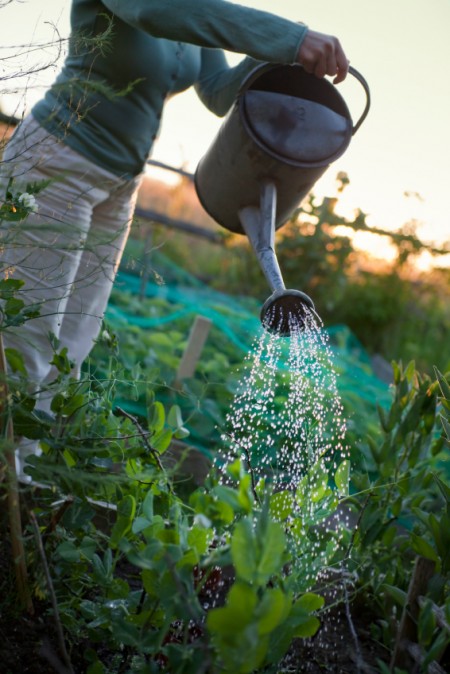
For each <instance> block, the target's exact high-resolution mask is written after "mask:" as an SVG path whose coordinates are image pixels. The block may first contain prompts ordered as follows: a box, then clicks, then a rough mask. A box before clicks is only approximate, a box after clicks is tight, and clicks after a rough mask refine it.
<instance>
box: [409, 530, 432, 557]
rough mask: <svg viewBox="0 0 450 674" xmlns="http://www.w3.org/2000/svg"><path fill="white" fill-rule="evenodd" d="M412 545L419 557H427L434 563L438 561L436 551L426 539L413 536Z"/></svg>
mask: <svg viewBox="0 0 450 674" xmlns="http://www.w3.org/2000/svg"><path fill="white" fill-rule="evenodd" d="M411 543H412V547H413V549H414V550H415V551H416V552H417V553H418V554H419V555H422V556H423V557H426V559H431V560H433V561H434V562H437V561H438V556H437V553H436V550H435V549H434V548H433V547H432V546H431V545H430V543H428V541H426V540H425V539H424V538H422V537H421V536H418V535H417V534H411Z"/></svg>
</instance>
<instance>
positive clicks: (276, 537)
mask: <svg viewBox="0 0 450 674" xmlns="http://www.w3.org/2000/svg"><path fill="white" fill-rule="evenodd" d="M258 542H259V544H260V545H261V546H263V547H262V553H261V555H260V558H259V560H258V561H257V576H256V582H258V583H259V584H260V585H264V584H265V583H267V582H268V581H269V579H270V577H271V576H272V575H273V574H274V573H275V572H276V571H278V570H279V568H280V565H281V563H282V559H283V555H284V551H285V548H286V536H285V533H284V529H283V527H282V525H281V524H280V523H279V522H273V521H271V520H269V522H268V525H267V528H266V531H265V536H264V539H263V540H262V541H258Z"/></svg>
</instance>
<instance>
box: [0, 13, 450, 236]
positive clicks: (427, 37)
mask: <svg viewBox="0 0 450 674" xmlns="http://www.w3.org/2000/svg"><path fill="white" fill-rule="evenodd" d="M148 1H149V2H151V0H148ZM241 4H246V5H248V6H252V7H256V8H260V9H264V10H267V11H272V12H274V11H276V12H277V13H278V14H281V15H283V16H285V17H287V18H291V19H293V20H295V21H299V20H301V21H304V22H305V23H306V24H307V25H308V26H310V27H311V28H313V29H315V30H319V31H321V32H325V33H332V34H334V35H336V36H338V37H339V39H340V40H341V43H342V45H343V46H344V48H345V50H346V52H347V55H348V57H349V58H350V61H351V64H352V65H353V66H354V67H355V68H356V69H357V70H359V71H360V72H361V73H362V74H363V75H364V76H365V78H366V79H367V80H368V82H369V85H370V89H371V95H372V106H371V111H370V113H369V117H368V118H367V120H366V121H365V122H364V124H363V125H362V127H361V129H360V130H359V131H358V133H357V134H356V135H355V137H354V138H353V140H352V143H351V145H350V147H349V149H348V150H347V151H346V153H345V154H344V156H343V157H341V159H339V160H338V161H337V162H336V163H335V164H333V165H332V166H331V167H330V168H329V169H328V171H327V172H326V174H325V175H324V177H323V178H322V179H321V180H320V182H319V183H317V185H316V188H315V192H316V193H317V194H318V195H322V194H333V193H334V189H335V182H334V178H335V176H336V174H337V173H338V171H345V172H347V173H348V175H349V177H350V181H351V183H350V186H349V187H348V188H347V190H346V192H345V194H344V197H343V199H342V200H341V202H340V204H341V211H342V212H343V213H344V214H345V213H346V214H350V213H351V212H352V211H353V209H355V208H361V209H362V210H363V211H365V212H366V213H369V218H368V223H369V224H371V225H375V226H379V227H385V228H396V227H398V226H400V225H402V224H403V223H405V222H406V221H408V220H410V219H416V220H418V221H420V222H421V223H423V224H422V225H421V226H420V228H419V230H418V233H419V234H420V235H421V236H422V237H423V238H424V239H426V240H430V241H435V242H437V243H442V242H443V241H445V240H450V216H449V199H448V194H449V192H450V168H449V155H450V78H449V75H448V67H449V64H450V39H449V31H450V1H449V0H426V2H425V0H378V2H376V3H375V2H373V0H340V2H336V0H314V2H306V0H304V1H303V2H301V1H300V2H299V1H298V0H280V1H279V2H278V3H274V2H273V1H272V0H247V1H246V2H244V1H243V2H241ZM69 6H70V2H69V0H12V2H10V3H9V4H6V2H5V0H0V45H1V47H0V82H1V84H0V105H1V106H2V107H3V109H4V110H6V111H7V112H10V113H11V112H15V113H16V114H18V113H19V114H20V113H21V112H22V111H23V110H28V109H29V108H30V106H31V105H32V103H33V102H34V101H35V100H36V99H37V98H38V97H39V96H40V95H41V94H42V92H43V90H44V89H45V87H46V86H48V84H49V83H50V82H51V80H52V79H53V77H54V74H55V72H56V70H55V69H54V68H48V69H47V70H45V71H43V72H40V73H38V74H37V75H30V76H29V77H27V78H26V79H25V78H21V79H19V80H17V79H7V80H5V79H4V78H5V76H7V77H8V78H9V77H10V76H11V75H12V74H14V73H16V72H20V70H21V69H24V68H26V67H27V65H29V64H31V63H33V62H37V63H39V64H41V65H42V64H43V63H46V62H50V61H51V59H52V55H53V54H54V53H55V50H54V48H53V49H49V50H42V49H38V50H36V51H35V52H33V53H32V54H29V55H28V56H25V52H26V51H27V49H26V47H27V45H30V44H36V43H40V42H42V41H44V42H46V41H50V40H51V38H52V36H53V35H54V32H53V28H52V26H51V24H52V23H53V24H55V25H56V26H57V27H58V30H59V32H60V33H61V35H62V36H66V35H67V33H68V8H69ZM18 45H22V47H23V49H21V51H22V52H23V53H24V56H23V57H17V56H16V57H15V58H14V59H7V60H5V57H6V56H7V55H9V54H11V53H14V49H12V50H11V49H8V48H9V47H17V46H18ZM15 53H16V54H17V49H16V50H15ZM238 58H239V57H237V56H235V55H231V57H230V62H232V63H234V62H236V61H237V60H238ZM46 59H47V61H46ZM2 80H3V81H2ZM24 88H25V90H24ZM339 90H340V92H341V94H342V95H343V96H344V98H345V99H346V100H347V103H348V105H349V108H350V111H351V113H352V116H353V119H354V120H356V119H357V118H358V114H359V112H360V110H361V109H362V107H363V104H364V95H363V92H362V89H361V87H360V86H359V84H358V83H357V82H356V81H355V80H353V78H348V80H347V81H346V82H345V83H344V84H342V85H340V89H339ZM6 92H9V93H6ZM220 124H221V120H219V119H218V118H215V117H214V116H213V115H212V114H211V113H209V112H208V111H206V110H205V109H204V108H203V107H202V105H201V104H200V102H199V101H198V99H197V98H196V96H195V94H194V93H193V92H192V91H189V92H186V93H184V94H182V95H180V96H178V97H176V98H174V99H173V100H172V101H171V102H169V103H168V105H167V106H166V110H165V115H164V119H163V128H162V132H161V135H160V138H159V140H158V141H157V143H156V145H155V149H154V152H153V158H154V159H158V160H161V161H164V162H167V163H170V164H173V165H175V166H180V165H183V166H184V167H185V168H187V169H189V170H194V169H195V166H196V164H197V162H198V160H199V159H200V158H201V156H202V155H203V154H204V152H205V151H206V149H207V148H208V146H209V145H210V143H211V141H212V139H213V137H214V135H215V132H216V131H217V129H218V128H219V126H220ZM405 192H407V193H409V194H410V195H414V194H415V193H418V195H419V196H405Z"/></svg>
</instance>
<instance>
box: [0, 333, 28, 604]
mask: <svg viewBox="0 0 450 674" xmlns="http://www.w3.org/2000/svg"><path fill="white" fill-rule="evenodd" d="M0 431H1V436H2V437H3V440H4V442H3V447H4V457H2V459H3V458H4V461H5V464H4V465H3V466H1V478H2V479H3V476H4V474H6V490H7V496H8V501H7V502H8V518H9V528H10V536H11V554H12V558H13V562H14V568H15V573H16V583H17V592H18V595H19V600H20V603H21V605H22V606H23V607H24V608H25V609H26V611H27V612H28V613H30V614H31V613H33V612H34V608H33V602H32V599H31V592H30V586H29V583H28V572H27V567H26V562H25V549H24V546H23V538H22V518H21V514H20V497H19V485H18V481H17V472H16V456H15V451H14V429H13V423H12V419H11V414H10V410H9V406H8V384H7V381H6V358H5V350H4V348H3V339H2V334H1V332H0Z"/></svg>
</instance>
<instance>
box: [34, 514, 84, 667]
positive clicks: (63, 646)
mask: <svg viewBox="0 0 450 674" xmlns="http://www.w3.org/2000/svg"><path fill="white" fill-rule="evenodd" d="M30 520H31V524H32V525H33V529H34V533H35V537H36V543H37V547H38V550H39V554H40V557H41V561H42V566H43V567H44V573H45V579H46V581H47V588H48V591H49V594H50V600H51V603H52V609H53V616H54V619H55V628H56V635H57V638H58V644H59V648H60V650H61V655H62V658H63V660H64V664H65V665H66V667H67V670H68V672H69V674H74V671H73V668H72V663H71V662H70V658H69V654H68V652H67V649H66V644H65V641H64V632H63V628H62V624H61V620H60V617H59V609H58V602H57V600H56V595H55V588H54V587H53V581H52V577H51V575H50V570H49V568H48V563H47V557H46V556H45V550H44V545H43V543H42V537H41V532H40V531H39V525H38V522H37V519H36V515H35V514H34V512H33V511H32V510H31V511H30Z"/></svg>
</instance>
